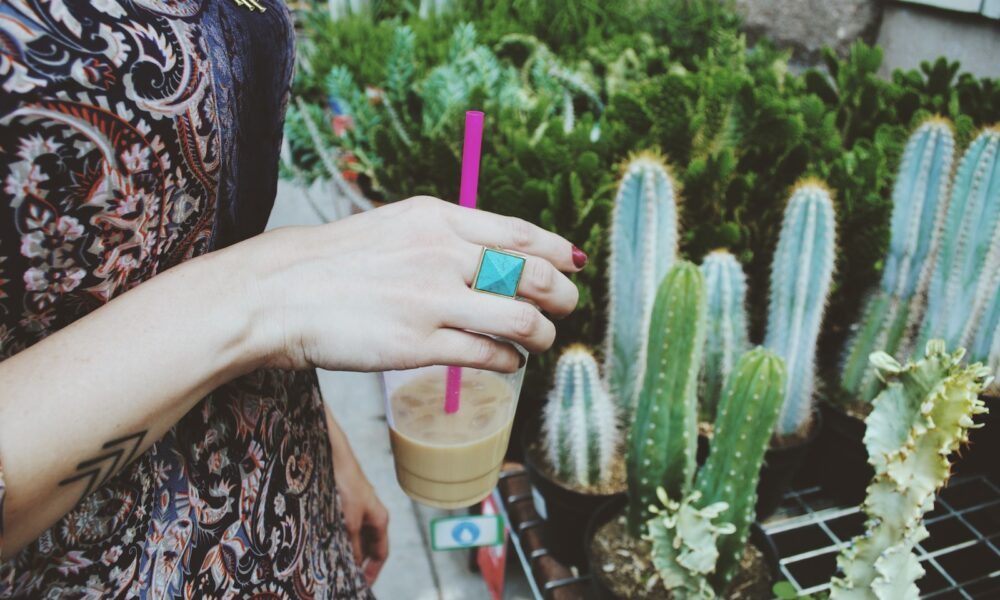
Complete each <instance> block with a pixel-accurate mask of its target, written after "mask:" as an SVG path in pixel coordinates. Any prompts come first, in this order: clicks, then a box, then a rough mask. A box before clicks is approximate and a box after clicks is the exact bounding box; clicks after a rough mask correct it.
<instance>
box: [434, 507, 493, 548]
mask: <svg viewBox="0 0 1000 600" xmlns="http://www.w3.org/2000/svg"><path fill="white" fill-rule="evenodd" d="M503 541H504V536H503V521H502V520H501V518H500V516H499V515H463V516H460V517H441V518H439V519H434V520H432V521H431V548H432V549H433V550H435V551H440V550H461V549H462V548H476V547H478V546H496V545H497V544H502V543H503Z"/></svg>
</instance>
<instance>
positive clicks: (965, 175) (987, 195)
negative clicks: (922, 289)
mask: <svg viewBox="0 0 1000 600" xmlns="http://www.w3.org/2000/svg"><path fill="white" fill-rule="evenodd" d="M998 149H1000V129H996V128H990V129H985V130H983V132H982V133H980V134H979V135H978V136H977V137H976V139H975V140H973V141H972V144H970V145H969V148H968V149H967V150H966V151H965V154H964V155H963V156H962V160H961V161H960V162H959V165H958V171H957V172H956V174H955V181H954V183H953V184H952V191H951V201H950V202H949V204H948V212H947V216H946V218H945V222H944V227H943V229H942V234H941V247H940V249H939V251H938V257H937V260H936V261H935V263H934V271H933V274H932V275H931V281H930V289H929V290H928V297H927V312H926V315H925V316H924V320H923V327H922V330H921V335H920V339H921V341H926V340H929V339H932V338H941V339H943V340H944V341H945V344H946V345H948V346H949V347H955V346H959V345H962V344H965V343H968V341H969V338H971V336H972V332H973V331H974V330H975V329H976V328H977V327H978V326H979V321H980V318H981V317H982V315H983V314H984V313H985V312H986V309H987V305H988V303H989V302H990V300H991V299H992V297H993V293H994V291H995V289H996V288H995V277H997V274H998V273H1000V227H998V225H1000V200H998V198H1000V153H998Z"/></svg>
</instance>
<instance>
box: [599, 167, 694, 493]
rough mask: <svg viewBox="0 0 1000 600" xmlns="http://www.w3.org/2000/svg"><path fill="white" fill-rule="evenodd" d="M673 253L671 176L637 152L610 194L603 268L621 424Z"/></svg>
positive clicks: (608, 355) (610, 372)
mask: <svg viewBox="0 0 1000 600" xmlns="http://www.w3.org/2000/svg"><path fill="white" fill-rule="evenodd" d="M676 254H677V205H676V201H675V198H674V183H673V179H672V178H671V176H670V174H669V173H668V171H667V168H666V165H664V164H663V161H662V160H661V159H660V158H659V157H657V156H654V155H652V154H640V155H638V156H636V157H634V158H633V159H632V160H631V161H629V163H628V165H627V166H626V167H625V173H624V175H623V176H622V180H621V183H620V185H619V188H618V195H617V197H616V198H615V206H614V211H613V214H612V219H611V258H610V263H609V267H608V277H609V293H608V295H609V307H608V313H609V314H608V331H607V342H606V343H607V347H606V350H605V365H604V375H605V377H607V378H608V387H609V389H610V391H611V394H612V396H613V397H614V398H615V400H616V402H617V403H618V405H619V413H618V414H619V417H620V418H621V419H622V420H623V422H625V423H629V422H631V417H632V413H633V412H634V410H635V402H636V395H637V392H638V389H639V387H640V385H641V384H642V380H643V379H642V378H643V371H644V369H645V365H646V358H645V355H646V340H647V337H648V335H649V334H648V332H649V318H650V312H651V311H652V307H653V299H654V297H655V295H656V292H657V288H658V286H659V284H660V281H661V280H662V279H663V277H664V275H665V274H666V273H667V270H668V269H669V268H670V267H671V265H673V263H674V261H675V257H676ZM653 489H655V488H653ZM650 498H652V496H650Z"/></svg>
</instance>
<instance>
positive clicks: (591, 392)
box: [544, 345, 618, 486]
mask: <svg viewBox="0 0 1000 600" xmlns="http://www.w3.org/2000/svg"><path fill="white" fill-rule="evenodd" d="M544 434H545V449H546V454H547V456H548V459H549V463H550V464H551V465H552V467H553V468H554V469H555V471H556V474H557V475H558V476H559V477H560V478H561V479H562V480H563V481H565V482H567V483H571V484H576V485H581V486H595V485H600V484H602V483H605V482H606V481H607V480H608V478H609V476H610V474H611V466H612V464H613V462H614V459H615V456H617V452H618V421H617V419H616V416H615V405H614V402H613V401H612V400H611V397H610V396H609V395H608V392H607V391H606V390H605V389H604V383H603V382H602V381H601V378H600V375H599V374H598V371H597V361H595V360H594V355H593V354H592V353H591V351H590V349H588V348H587V347H585V346H582V345H574V346H570V347H569V348H567V349H566V351H565V352H563V354H562V356H560V357H559V362H558V363H557V364H556V372H555V387H554V388H553V390H552V392H550V393H549V398H548V403H547V404H546V405H545V423H544Z"/></svg>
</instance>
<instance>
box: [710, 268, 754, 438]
mask: <svg viewBox="0 0 1000 600" xmlns="http://www.w3.org/2000/svg"><path fill="white" fill-rule="evenodd" d="M701 273H702V275H704V276H705V297H706V299H707V300H706V304H707V306H708V311H707V319H706V323H707V326H708V328H707V330H706V334H705V360H704V364H703V365H702V369H701V418H702V419H703V420H705V421H709V422H711V421H712V420H714V419H715V407H716V406H718V404H719V396H720V395H721V394H722V388H723V386H724V385H725V383H726V379H727V378H728V377H729V374H730V373H731V372H732V370H733V366H734V365H735V364H736V360H737V359H738V358H739V357H740V355H742V354H743V353H744V352H746V350H747V348H748V347H749V346H750V340H749V339H748V335H747V315H746V293H747V281H746V275H744V274H743V267H741V266H740V263H739V262H738V261H737V260H736V257H734V256H733V255H732V254H730V253H729V252H726V251H725V250H716V251H715V252H712V253H710V254H708V255H707V256H706V257H705V259H704V260H703V261H702V263H701Z"/></svg>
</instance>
